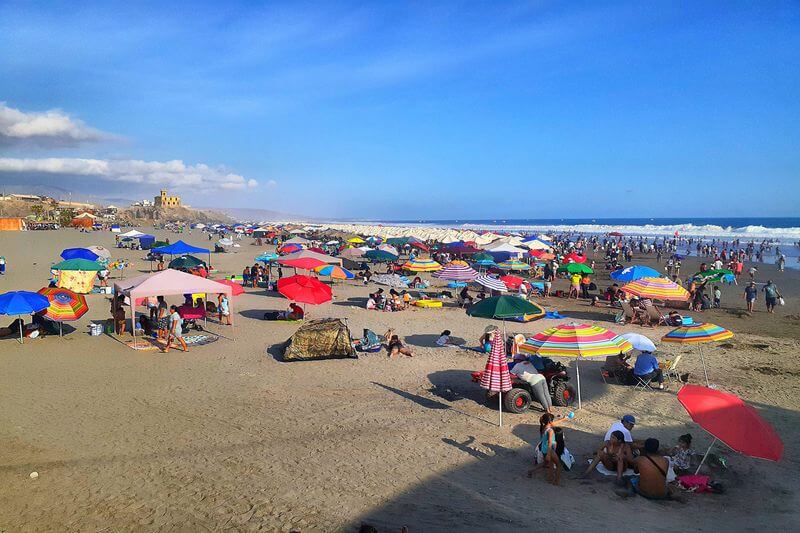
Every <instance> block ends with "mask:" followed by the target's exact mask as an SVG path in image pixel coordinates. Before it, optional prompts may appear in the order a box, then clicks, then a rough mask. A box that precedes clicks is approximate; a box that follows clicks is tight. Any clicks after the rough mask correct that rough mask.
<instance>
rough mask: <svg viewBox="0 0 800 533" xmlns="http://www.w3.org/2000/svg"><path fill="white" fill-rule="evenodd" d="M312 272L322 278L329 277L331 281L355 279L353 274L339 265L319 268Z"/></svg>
mask: <svg viewBox="0 0 800 533" xmlns="http://www.w3.org/2000/svg"><path fill="white" fill-rule="evenodd" d="M314 272H316V273H317V274H320V275H322V276H329V277H331V278H333V279H353V278H355V277H356V275H355V274H353V273H352V272H350V271H349V270H347V269H346V268H342V267H340V266H339V265H324V266H319V267H317V268H315V269H314Z"/></svg>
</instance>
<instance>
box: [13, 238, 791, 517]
mask: <svg viewBox="0 0 800 533" xmlns="http://www.w3.org/2000/svg"><path fill="white" fill-rule="evenodd" d="M156 234H157V236H158V237H159V238H162V239H163V238H164V237H169V238H170V239H171V240H172V241H175V240H177V239H178V238H182V239H184V240H186V241H187V242H189V243H191V244H196V245H201V246H202V245H209V242H208V241H207V240H206V239H205V238H204V236H203V235H202V234H200V233H198V232H195V233H194V234H193V235H185V234H184V235H180V236H178V235H174V234H170V233H164V232H157V233H156ZM113 242H114V240H113V235H112V234H110V233H99V232H97V233H89V234H85V233H78V232H77V231H74V230H60V231H57V232H27V233H2V234H0V255H4V256H5V257H6V258H7V259H8V269H9V270H8V274H7V275H6V276H5V277H3V278H0V291H7V290H19V289H27V290H37V289H39V288H40V287H42V286H44V285H46V281H47V279H48V274H49V267H50V265H51V263H52V262H54V261H56V260H57V258H58V254H59V252H60V250H61V249H63V248H67V247H72V246H87V245H91V244H99V245H104V246H106V247H108V248H109V249H112V247H113ZM250 242H251V241H250V240H249V239H245V240H244V241H242V246H241V248H238V249H236V251H235V252H234V253H227V254H214V255H213V259H212V261H213V264H214V266H215V267H217V268H218V269H219V271H220V273H221V274H224V273H237V274H238V273H240V272H241V270H242V268H243V267H244V265H246V264H252V261H253V258H254V257H255V256H256V255H257V254H258V253H259V252H261V251H263V250H264V249H263V248H256V247H255V246H251V245H250ZM113 252H114V254H115V257H120V256H122V257H128V258H130V259H131V260H132V261H133V268H132V269H130V270H128V271H126V276H129V277H130V276H134V275H138V273H139V272H137V271H139V270H144V271H147V269H148V266H149V265H148V263H147V262H145V261H143V260H142V259H141V258H142V257H143V255H144V254H143V253H142V252H132V251H127V250H126V251H122V252H123V253H120V251H119V250H116V249H114V250H113ZM643 261H644V262H645V263H650V264H652V259H644V260H643ZM599 262H600V261H599V260H598V264H599ZM637 262H642V261H637ZM759 269H760V274H759V280H760V281H764V280H766V279H767V278H768V277H771V279H773V280H774V281H775V282H776V283H777V284H778V286H779V287H780V288H781V290H782V292H783V294H784V295H785V296H786V299H787V305H786V306H785V307H782V308H780V309H779V310H778V313H776V314H775V315H767V314H766V313H764V312H763V297H762V298H760V299H759V310H760V312H757V313H756V314H755V315H754V316H752V317H750V316H745V315H744V314H743V313H742V311H743V308H744V301H743V299H742V297H741V287H724V288H723V309H720V310H712V311H707V312H705V313H702V317H700V315H699V314H695V317H696V318H702V320H706V321H710V322H714V323H717V324H720V325H722V326H725V327H728V328H730V329H731V330H732V331H734V333H735V337H734V338H733V339H732V340H730V341H726V342H724V343H722V344H721V345H719V346H716V347H708V349H707V350H706V360H707V362H708V366H709V375H710V378H711V381H712V382H713V383H715V384H716V385H718V386H719V387H720V388H722V389H724V390H728V391H731V392H734V393H736V394H738V395H740V396H741V397H742V398H744V399H746V400H747V401H748V402H750V403H751V404H753V405H754V406H756V407H757V408H758V409H759V411H760V412H761V414H762V415H763V416H764V417H765V418H766V419H767V420H769V421H770V422H771V423H772V424H773V425H774V426H775V428H776V430H777V431H778V433H779V434H780V435H781V437H782V439H783V442H784V444H785V452H784V458H783V460H782V461H780V462H779V463H771V462H767V461H762V460H758V459H752V458H748V457H744V456H741V455H739V454H737V453H735V452H732V451H731V450H729V449H726V448H725V447H724V446H722V445H719V446H718V447H717V448H716V449H715V452H716V453H717V454H719V455H721V456H724V457H725V458H726V459H727V462H728V466H729V469H728V470H727V471H724V470H722V469H720V468H716V469H715V470H714V474H713V475H714V477H715V478H716V479H719V480H720V481H722V483H723V484H724V485H725V487H726V489H727V491H726V493H725V494H723V495H705V494H704V495H689V496H688V498H687V500H688V501H687V503H685V504H679V503H665V502H652V501H647V500H644V499H642V498H622V497H620V496H618V495H617V494H615V492H614V486H613V483H612V481H611V480H610V479H603V478H602V477H601V476H599V475H597V476H596V477H592V478H590V479H588V480H581V479H579V473H580V471H579V470H581V469H576V470H574V471H573V472H568V473H565V474H564V476H563V478H562V486H560V487H553V486H550V485H548V484H546V483H545V482H544V480H543V479H542V477H541V476H539V477H536V478H534V479H528V478H527V477H526V471H527V469H528V467H529V466H530V464H531V461H532V458H533V449H532V445H531V444H532V443H534V442H535V441H536V440H537V439H538V425H537V422H538V418H539V415H540V412H539V411H538V410H532V411H530V412H529V413H526V414H523V415H512V414H507V415H504V426H503V427H502V428H498V427H497V412H496V411H493V410H492V409H490V408H488V407H486V406H485V405H484V403H483V396H484V394H483V391H482V390H481V389H480V388H479V387H478V386H477V385H476V384H474V383H471V382H470V379H469V374H470V372H471V371H474V370H479V369H482V368H483V366H484V364H485V357H484V356H483V355H480V354H477V353H476V352H473V351H468V350H463V349H459V348H434V347H433V341H434V340H435V338H436V336H438V334H439V333H440V332H441V331H442V330H444V329H449V330H451V331H452V332H453V336H454V337H458V338H461V339H465V340H466V341H467V342H468V343H469V345H471V346H474V345H475V343H476V339H477V338H478V337H479V335H480V334H481V333H482V332H483V329H484V327H485V326H486V325H487V324H490V323H496V324H499V322H496V321H489V320H484V319H475V318H470V317H468V316H466V314H465V313H464V311H463V310H459V309H457V308H455V307H452V306H447V307H445V308H444V309H411V310H408V311H403V312H398V313H382V312H376V311H367V310H365V309H363V302H364V301H365V297H366V294H367V292H369V291H370V290H374V288H372V287H369V288H367V287H364V286H363V285H361V284H360V283H353V282H347V283H344V282H337V283H336V284H335V285H334V295H335V300H334V301H333V302H331V303H328V304H324V305H321V306H318V307H310V308H309V314H310V317H311V318H322V317H341V318H346V319H347V323H348V325H349V327H350V329H351V332H352V334H353V336H360V334H361V330H362V328H371V329H373V330H374V331H376V332H379V333H382V332H383V331H385V330H386V329H387V328H389V327H392V328H394V329H396V330H397V333H399V334H400V335H401V336H403V337H404V338H405V341H406V343H407V344H408V345H409V346H410V347H411V348H412V349H413V350H414V353H415V357H413V358H403V359H396V360H389V359H388V358H387V357H386V355H385V352H381V353H378V354H367V355H362V356H361V357H360V358H359V359H358V360H349V359H348V360H329V361H318V362H295V363H281V362H278V361H276V360H275V358H274V357H273V356H272V355H271V354H270V353H268V349H270V348H271V347H273V346H274V345H276V344H279V343H281V342H283V341H285V340H286V339H287V338H288V337H289V336H290V335H291V334H292V332H294V331H295V330H296V329H297V327H298V325H297V324H287V323H276V322H264V321H262V320H260V319H259V317H260V316H261V315H262V314H263V311H265V310H278V309H284V308H285V307H286V306H287V303H288V302H287V301H286V300H285V299H284V298H282V297H279V296H277V295H276V294H272V293H271V294H267V293H266V292H265V291H264V290H263V289H255V290H254V289H248V290H247V293H246V294H244V295H242V296H239V297H236V299H235V301H234V320H235V326H234V327H230V328H229V327H221V326H217V325H216V324H214V325H210V326H209V329H211V330H213V331H220V332H223V333H224V335H225V336H226V337H228V338H223V339H220V340H219V341H217V342H215V343H212V344H209V345H206V346H199V347H194V348H192V349H191V351H190V352H189V353H182V352H180V351H178V350H173V351H171V352H170V353H169V354H160V353H158V352H152V351H151V352H139V351H134V350H131V349H130V348H128V347H126V346H125V345H123V344H121V343H120V342H118V341H117V340H116V339H114V338H113V337H110V336H106V335H103V336H100V337H90V336H89V335H88V334H87V329H88V328H87V325H88V324H89V322H90V320H93V319H94V320H105V318H106V316H107V311H108V300H107V298H106V297H105V296H102V295H95V294H93V295H89V296H88V297H87V299H88V301H89V305H90V311H89V313H88V314H87V315H86V316H85V317H84V318H82V319H81V320H80V321H79V322H78V323H76V324H75V327H76V328H77V330H76V331H74V332H71V333H69V334H68V335H66V336H65V337H64V338H63V339H60V338H58V337H46V338H43V339H34V340H29V341H26V342H25V344H24V345H20V344H18V343H17V342H16V341H15V340H14V339H13V338H12V339H0V405H2V410H1V411H0V529H2V530H6V531H98V530H113V531H171V530H175V531H204V530H208V531H218V530H226V531H237V530H241V531H252V530H259V529H260V530H265V531H279V530H283V531H289V530H291V529H293V528H294V529H300V530H302V531H339V530H344V531H353V530H355V529H357V527H358V526H359V524H361V523H362V522H366V523H370V524H373V525H375V526H377V527H378V528H379V529H380V530H381V531H399V530H400V527H401V526H403V525H408V526H409V528H410V530H411V531H412V532H413V531H501V530H502V531H509V530H512V531H513V530H522V529H529V530H534V529H544V528H548V529H552V528H558V527H559V526H564V527H569V528H570V529H571V530H575V531H596V530H599V529H607V528H613V529H615V530H620V531H639V530H642V529H649V530H653V531H679V530H687V531H688V530H693V531H719V530H729V531H744V530H755V529H768V530H771V529H787V530H790V529H796V528H797V525H798V524H799V523H800V511H798V509H800V498H799V497H798V495H800V481H798V480H800V464H798V460H797V442H798V437H800V414H798V408H800V399H798V393H800V390H798V389H799V387H798V385H799V384H800V347H799V346H798V338H799V337H800V327H798V326H800V306H798V300H800V273H798V272H797V271H786V272H782V273H778V272H776V271H775V269H774V267H773V266H768V265H764V266H759ZM285 270H290V269H285ZM695 270H696V261H695V260H692V259H689V260H687V261H685V262H684V271H683V272H684V275H685V274H687V273H692V272H694V271H695ZM115 275H119V274H118V273H117V274H115ZM426 277H428V278H430V277H429V276H426ZM597 282H598V285H600V287H601V288H604V287H605V286H606V285H607V284H608V283H609V282H608V281H607V275H606V274H604V273H601V274H600V275H598V276H597ZM562 285H563V287H562ZM565 286H566V285H565V284H564V282H563V281H560V282H559V283H558V284H557V287H556V288H559V287H561V288H564V287H565ZM168 301H169V302H170V303H179V302H175V301H174V299H168ZM542 303H543V305H544V306H545V307H546V308H547V309H557V310H559V311H560V312H562V313H563V314H565V315H567V316H568V317H569V319H568V320H576V321H581V322H592V323H597V324H599V325H602V326H605V327H608V328H610V329H612V330H614V331H616V332H619V333H622V332H627V331H638V332H642V333H644V334H645V335H648V336H650V337H651V338H653V339H658V338H660V336H661V335H663V334H664V333H666V332H667V331H668V328H654V329H650V328H640V327H638V326H630V325H627V326H617V325H615V324H614V323H613V322H612V321H611V320H612V316H613V311H612V310H610V309H607V308H592V307H589V306H588V305H587V303H586V302H583V301H581V302H575V301H574V300H573V301H571V302H568V301H566V300H564V299H560V298H552V299H549V300H545V301H543V302H542ZM2 318H3V322H2V325H7V324H6V323H5V322H6V321H7V322H10V321H11V318H9V317H2ZM559 322H560V321H559ZM559 322H556V321H552V320H540V321H536V322H532V323H528V324H513V325H511V324H509V325H508V328H509V331H510V332H522V333H527V334H531V333H535V332H538V331H541V330H542V329H544V328H545V327H548V326H551V325H555V324H557V323H559ZM232 339H235V340H232ZM662 346H663V348H664V350H663V352H662V355H664V354H665V353H666V354H669V355H664V357H669V358H672V357H674V355H676V354H678V353H683V354H684V357H683V361H682V367H683V369H684V370H685V371H687V372H690V374H691V378H690V379H691V381H692V382H694V383H700V382H701V381H702V369H701V366H700V361H699V358H698V357H697V348H696V347H692V348H684V347H681V346H669V345H662ZM271 351H272V352H274V349H273V350H271ZM568 363H569V365H570V368H571V372H573V373H574V370H575V365H576V363H575V362H574V361H573V362H568ZM601 364H602V363H601V362H599V361H582V362H581V363H580V369H581V385H582V396H583V409H581V410H580V411H578V412H577V413H576V417H575V419H574V420H573V421H572V422H570V423H569V425H568V426H567V429H566V439H567V447H568V448H569V449H570V450H571V451H572V453H573V454H574V455H575V457H576V459H577V460H578V464H579V465H581V464H585V461H586V458H588V457H589V456H590V454H591V453H592V452H593V451H594V450H595V449H596V448H597V446H598V445H599V443H600V440H601V439H602V435H603V433H604V432H605V430H606V429H607V427H608V426H609V425H610V424H611V423H612V422H613V421H614V420H616V419H618V418H620V417H621V416H622V415H623V414H626V413H632V414H634V415H635V416H636V418H637V425H636V427H635V430H634V436H635V437H636V438H646V437H650V436H653V437H657V438H659V439H660V440H661V442H662V445H664V446H667V445H669V446H671V445H673V444H674V442H675V440H676V439H677V437H678V435H680V434H682V433H686V432H690V433H692V435H693V436H694V437H695V443H694V448H695V449H696V450H698V451H701V452H702V451H704V450H705V448H706V447H707V446H708V444H709V443H710V438H709V437H708V435H707V434H705V433H704V432H703V431H702V430H701V429H700V428H699V427H698V426H697V425H696V424H694V423H693V422H692V421H691V419H690V418H689V417H688V415H687V414H686V412H685V411H684V409H683V408H682V407H681V405H680V404H679V403H678V401H677V400H676V398H675V394H676V387H675V386H673V387H672V390H670V391H667V392H641V391H634V390H633V389H632V388H630V387H623V386H619V385H610V384H609V385H606V384H604V383H603V382H602V380H601V379H600V375H599V368H600V366H601ZM573 384H574V374H573ZM559 412H560V413H562V414H566V412H567V410H565V409H561V410H559ZM34 471H36V472H38V474H39V476H38V478H37V479H31V478H30V477H29V474H30V473H31V472H34Z"/></svg>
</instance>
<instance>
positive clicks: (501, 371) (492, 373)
mask: <svg viewBox="0 0 800 533" xmlns="http://www.w3.org/2000/svg"><path fill="white" fill-rule="evenodd" d="M481 388H484V389H486V390H488V391H489V392H496V393H497V403H498V406H499V407H498V410H499V413H500V427H503V393H504V392H508V391H510V390H511V373H510V372H509V371H508V363H507V362H506V347H505V335H504V336H503V338H501V337H500V335H499V334H498V332H497V331H495V333H494V335H492V349H491V351H490V352H489V358H488V360H487V361H486V368H484V369H483V373H482V374H481Z"/></svg>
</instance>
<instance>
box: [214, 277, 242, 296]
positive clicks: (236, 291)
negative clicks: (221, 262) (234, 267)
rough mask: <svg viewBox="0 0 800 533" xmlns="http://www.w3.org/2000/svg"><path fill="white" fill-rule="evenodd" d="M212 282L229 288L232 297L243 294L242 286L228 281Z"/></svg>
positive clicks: (217, 280) (218, 280)
mask: <svg viewBox="0 0 800 533" xmlns="http://www.w3.org/2000/svg"><path fill="white" fill-rule="evenodd" d="M214 281H216V282H217V283H222V284H223V285H227V286H228V287H230V288H231V294H232V295H233V296H239V295H240V294H244V288H242V286H241V285H239V284H238V283H236V282H235V281H231V280H229V279H215V280H214Z"/></svg>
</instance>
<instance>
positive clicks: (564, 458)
mask: <svg viewBox="0 0 800 533" xmlns="http://www.w3.org/2000/svg"><path fill="white" fill-rule="evenodd" d="M574 464H575V458H574V457H573V456H572V454H571V453H569V450H568V449H567V447H566V446H565V447H564V453H562V454H561V466H563V467H564V470H571V469H572V465H574Z"/></svg>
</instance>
